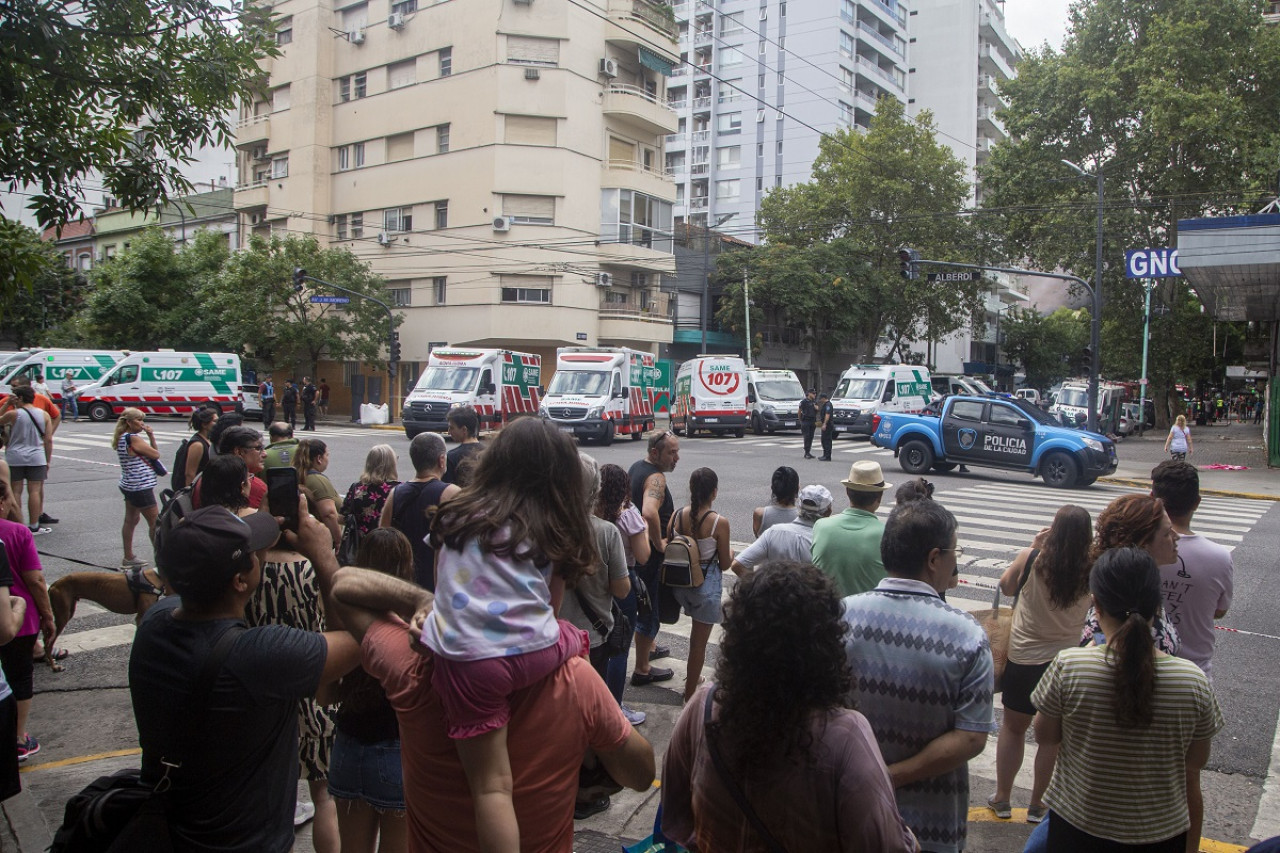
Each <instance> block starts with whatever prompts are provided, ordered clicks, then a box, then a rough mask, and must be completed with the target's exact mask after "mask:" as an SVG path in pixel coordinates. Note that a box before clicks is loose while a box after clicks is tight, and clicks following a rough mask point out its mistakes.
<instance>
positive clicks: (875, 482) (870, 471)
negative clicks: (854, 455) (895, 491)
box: [840, 460, 893, 492]
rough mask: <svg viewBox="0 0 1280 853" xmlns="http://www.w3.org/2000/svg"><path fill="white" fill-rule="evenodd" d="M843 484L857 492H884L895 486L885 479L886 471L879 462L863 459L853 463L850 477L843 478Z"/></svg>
mask: <svg viewBox="0 0 1280 853" xmlns="http://www.w3.org/2000/svg"><path fill="white" fill-rule="evenodd" d="M840 483H841V485H843V486H844V487H845V488H846V489H853V490H854V491H855V492H883V491H887V490H888V489H890V488H892V487H893V484H892V483H886V482H885V481H884V472H883V471H881V470H880V463H879V462H871V461H869V460H862V461H858V462H855V463H853V466H852V467H850V468H849V479H847V480H841V481H840Z"/></svg>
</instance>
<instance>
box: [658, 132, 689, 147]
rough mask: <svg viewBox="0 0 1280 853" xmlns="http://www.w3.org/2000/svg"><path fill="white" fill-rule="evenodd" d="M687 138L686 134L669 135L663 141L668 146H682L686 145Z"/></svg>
mask: <svg viewBox="0 0 1280 853" xmlns="http://www.w3.org/2000/svg"><path fill="white" fill-rule="evenodd" d="M685 136H686V134H683V133H668V134H667V135H666V137H665V138H664V139H663V142H665V143H666V144H667V145H681V146H682V145H684V141H685Z"/></svg>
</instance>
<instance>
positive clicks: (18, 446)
mask: <svg viewBox="0 0 1280 853" xmlns="http://www.w3.org/2000/svg"><path fill="white" fill-rule="evenodd" d="M16 411H17V413H18V419H17V420H15V421H14V422H13V427H12V428H11V429H10V430H9V445H8V446H7V447H6V448H5V449H4V461H6V462H8V463H9V464H10V465H11V466H12V465H22V466H23V467H30V466H35V465H48V464H49V460H48V459H46V458H45V455H44V436H42V435H41V434H40V433H41V432H45V433H47V432H48V431H49V419H48V418H46V417H45V414H44V412H42V411H40V410H39V409H36V408H19V409H17V410H16ZM37 424H39V428H38V429H37V426H36V425H37Z"/></svg>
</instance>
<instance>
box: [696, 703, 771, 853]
mask: <svg viewBox="0 0 1280 853" xmlns="http://www.w3.org/2000/svg"><path fill="white" fill-rule="evenodd" d="M715 695H716V686H715V684H712V685H711V689H710V690H708V691H707V698H706V700H705V701H704V702H703V703H702V737H703V738H704V739H705V740H706V742H707V751H708V752H710V753H711V763H712V764H714V765H715V767H716V773H717V774H718V775H719V776H720V782H721V783H722V784H723V785H724V787H725V789H726V790H728V792H729V796H731V797H733V801H734V802H735V803H737V804H738V808H739V809H740V810H741V811H742V814H743V815H745V816H746V818H747V823H749V824H751V828H752V829H754V830H755V831H756V835H758V836H760V840H761V841H763V842H764V846H765V847H766V848H768V849H769V851H770V853H786V849H787V848H785V847H783V846H782V844H780V843H779V842H778V839H777V838H775V837H774V836H773V833H771V832H770V831H769V827H767V826H765V825H764V821H762V820H761V819H760V816H759V815H758V814H756V811H755V809H753V808H751V803H749V802H748V801H747V795H746V794H744V793H743V792H742V788H741V787H740V786H739V785H738V780H737V779H736V778H734V775H733V774H732V773H730V772H729V768H728V767H726V766H725V763H724V756H723V755H721V754H720V747H719V746H718V745H717V744H716V738H715V733H714V732H712V731H711V700H712V697H714V696H715Z"/></svg>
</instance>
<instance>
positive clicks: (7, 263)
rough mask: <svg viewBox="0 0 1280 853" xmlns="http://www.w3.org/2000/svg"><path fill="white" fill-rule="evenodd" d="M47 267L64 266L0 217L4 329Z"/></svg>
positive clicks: (33, 236)
mask: <svg viewBox="0 0 1280 853" xmlns="http://www.w3.org/2000/svg"><path fill="white" fill-rule="evenodd" d="M0 109H3V108H2V107H0ZM50 264H56V265H57V266H62V265H63V263H62V259H61V258H60V257H58V255H57V253H56V252H53V253H50V252H49V251H48V248H47V247H46V246H45V244H44V241H42V240H41V239H40V235H39V234H37V233H36V232H35V231H33V230H32V229H30V228H28V227H27V226H25V225H23V224H22V223H20V222H14V221H12V220H9V219H5V218H4V217H0V320H3V322H4V323H5V325H6V326H12V325H13V321H11V320H10V317H9V315H10V314H11V313H12V312H13V311H14V310H15V309H16V308H17V307H18V305H20V304H21V303H22V301H23V300H25V299H29V298H30V296H31V292H32V288H33V287H34V285H35V282H36V281H37V280H38V279H39V278H40V277H41V276H42V275H44V274H46V273H47V272H48V270H49V265H50Z"/></svg>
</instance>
